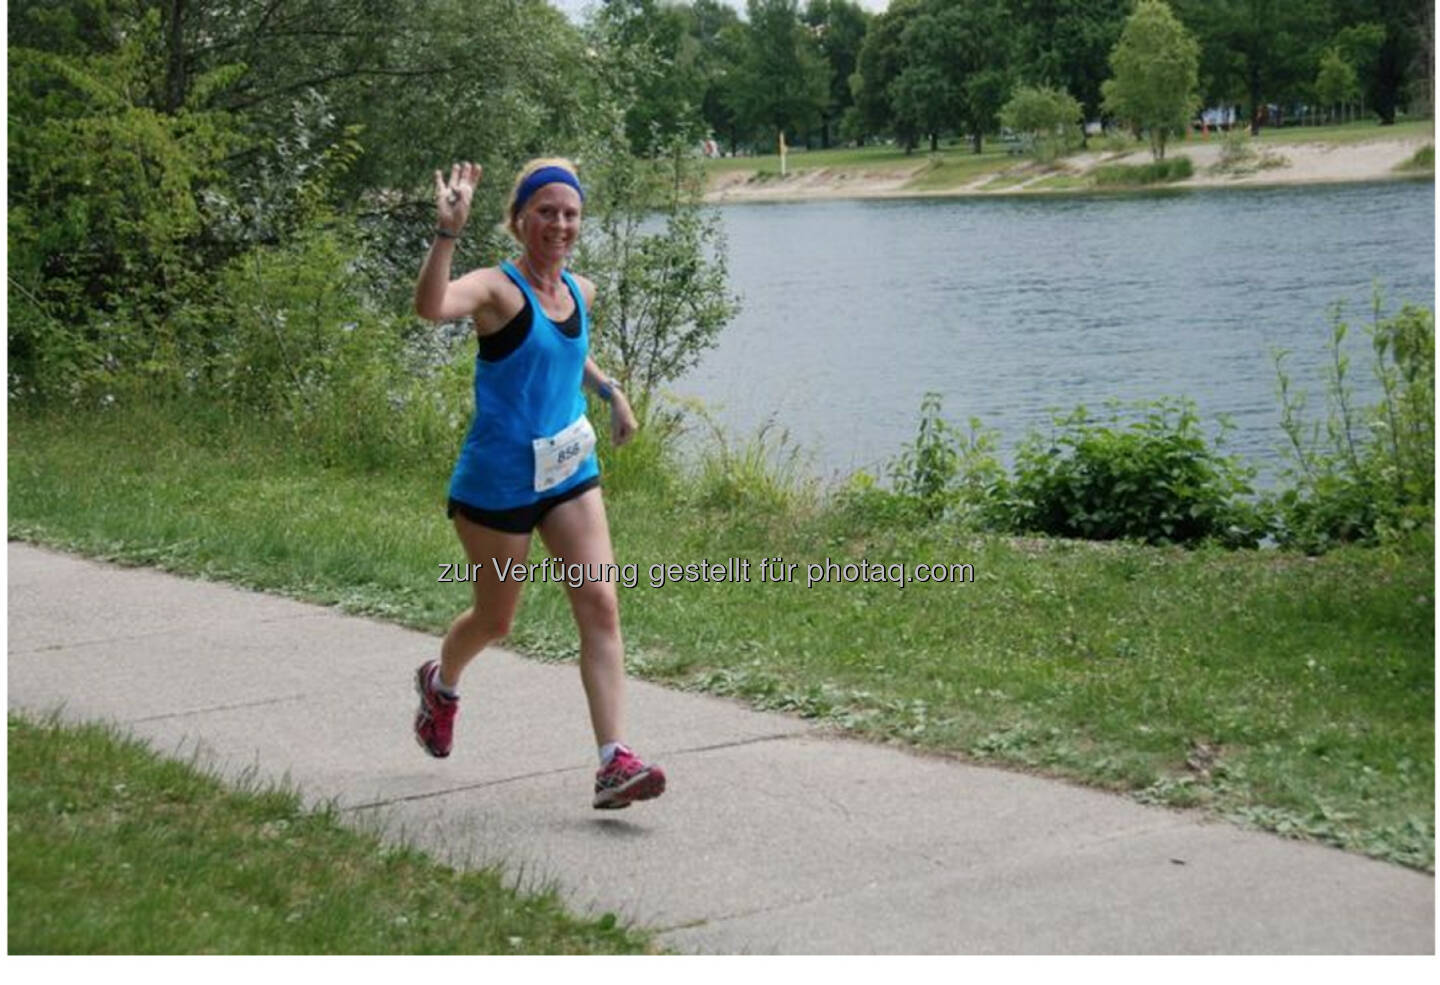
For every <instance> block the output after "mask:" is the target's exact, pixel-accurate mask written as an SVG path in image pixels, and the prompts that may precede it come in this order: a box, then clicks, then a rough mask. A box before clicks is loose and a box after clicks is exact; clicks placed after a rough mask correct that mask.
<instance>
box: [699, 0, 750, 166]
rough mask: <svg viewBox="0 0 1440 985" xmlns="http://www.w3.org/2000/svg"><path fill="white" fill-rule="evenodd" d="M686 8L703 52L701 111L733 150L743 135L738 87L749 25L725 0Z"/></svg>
mask: <svg viewBox="0 0 1440 985" xmlns="http://www.w3.org/2000/svg"><path fill="white" fill-rule="evenodd" d="M685 9H686V10H687V11H688V15H689V20H690V26H689V31H690V36H691V37H692V38H693V39H694V41H695V44H696V46H697V47H698V48H699V52H700V55H699V66H700V78H701V82H700V84H701V86H702V95H701V97H700V114H701V116H702V117H703V119H704V120H705V123H706V125H707V126H708V127H709V128H710V132H711V133H712V134H713V135H714V136H715V138H716V139H717V140H723V141H725V142H726V143H728V144H729V145H730V152H731V153H732V154H733V153H735V151H736V150H738V148H739V144H740V139H741V131H740V118H739V116H738V115H737V113H736V105H737V98H736V92H735V89H736V85H737V82H738V79H739V76H740V69H741V66H742V64H743V62H744V57H745V45H746V31H745V25H744V24H743V23H741V21H740V15H739V14H737V13H736V12H735V10H734V8H732V7H730V6H729V5H727V4H725V3H723V2H722V0H695V3H694V4H693V5H692V6H690V7H689V8H685Z"/></svg>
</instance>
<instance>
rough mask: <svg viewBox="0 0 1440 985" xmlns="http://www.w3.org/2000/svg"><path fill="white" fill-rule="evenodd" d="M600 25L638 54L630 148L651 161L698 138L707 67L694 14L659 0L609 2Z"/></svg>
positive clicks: (632, 69) (631, 83)
mask: <svg viewBox="0 0 1440 985" xmlns="http://www.w3.org/2000/svg"><path fill="white" fill-rule="evenodd" d="M596 26H597V28H598V29H599V31H600V32H601V33H602V34H603V35H604V36H605V38H606V39H607V41H608V42H609V43H610V44H612V45H613V46H615V47H616V48H618V49H621V50H623V51H626V52H634V53H635V54H636V57H634V58H633V59H631V62H630V64H629V65H628V71H629V75H630V78H629V80H628V89H629V100H630V105H629V107H628V109H627V110H626V113H625V132H626V134H627V135H628V137H629V140H630V148H631V150H632V151H634V153H636V154H638V155H640V156H641V157H648V156H650V155H652V154H653V153H654V152H655V151H656V149H657V148H659V147H662V146H665V145H666V144H668V143H670V142H672V141H673V140H675V139H677V138H678V139H683V140H690V141H695V140H698V139H699V138H700V137H701V136H702V135H703V129H704V127H703V118H702V117H701V114H700V110H701V100H702V99H703V88H704V81H703V79H704V74H703V72H704V69H703V66H702V64H701V42H700V40H699V39H698V38H696V37H695V36H694V34H693V33H692V31H691V26H692V18H691V16H690V11H689V10H688V9H687V8H681V7H679V6H661V5H660V4H659V3H657V0H607V2H606V4H605V6H604V7H602V8H601V9H600V12H599V14H598V15H596Z"/></svg>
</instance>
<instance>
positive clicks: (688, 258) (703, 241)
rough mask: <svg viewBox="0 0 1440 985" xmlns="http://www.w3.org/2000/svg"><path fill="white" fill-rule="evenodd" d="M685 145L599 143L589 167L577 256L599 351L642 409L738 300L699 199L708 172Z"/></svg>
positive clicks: (699, 350) (712, 219) (693, 359)
mask: <svg viewBox="0 0 1440 985" xmlns="http://www.w3.org/2000/svg"><path fill="white" fill-rule="evenodd" d="M689 150H690V148H689V147H688V146H686V145H685V144H683V143H679V142H676V143H672V145H671V146H670V147H669V148H667V149H666V151H667V152H666V153H665V154H664V155H663V156H659V157H655V158H651V159H649V160H642V159H639V158H636V157H633V156H631V155H629V154H613V153H608V152H607V148H605V147H604V146H603V145H601V144H597V146H596V147H595V148H594V151H595V153H593V154H591V155H589V156H590V157H591V159H592V160H593V161H595V162H596V163H595V164H594V165H593V166H592V167H589V168H587V169H586V182H587V184H588V187H589V192H588V194H589V202H588V204H587V209H586V211H587V216H586V220H585V221H586V226H587V232H586V235H585V240H584V243H583V246H582V249H581V251H580V253H579V255H578V257H577V262H578V265H579V266H581V267H582V268H583V269H584V270H585V271H586V273H587V275H589V276H590V277H591V278H592V279H593V280H594V281H595V285H596V295H597V300H596V307H595V312H594V317H595V323H596V326H597V328H596V331H595V337H594V338H595V347H596V351H597V358H598V360H599V361H600V362H601V363H602V364H603V365H604V366H605V367H606V368H607V369H609V370H610V371H612V372H613V373H614V374H615V375H616V376H618V377H619V379H620V381H621V385H622V386H623V387H624V388H625V389H626V391H627V392H628V393H630V394H631V396H632V399H634V401H635V404H636V410H637V411H638V412H640V413H642V414H644V413H647V412H648V410H649V409H650V407H651V406H652V405H651V399H652V397H653V396H654V394H655V391H656V390H657V388H658V387H659V386H660V385H661V384H663V383H666V382H669V381H671V380H674V379H677V378H679V377H680V376H682V375H683V374H684V373H685V372H686V371H688V370H689V369H691V368H692V367H694V366H695V364H696V363H697V362H698V361H699V359H700V357H701V355H703V354H704V353H705V351H706V350H707V349H710V348H711V347H713V346H714V345H715V344H716V342H717V340H718V338H719V334H720V331H721V330H722V329H723V328H724V327H725V325H726V324H727V323H728V322H729V321H730V319H731V318H732V317H733V316H734V314H735V312H736V311H737V310H738V305H737V302H736V299H735V298H734V297H733V296H732V295H731V294H730V293H729V289H728V287H727V282H726V262H725V239H724V232H723V230H722V229H721V228H720V224H719V218H718V217H717V216H716V215H714V214H713V213H712V212H707V211H706V210H705V209H704V208H703V206H702V205H701V193H702V190H703V187H704V172H703V170H702V169H701V167H700V164H699V162H698V161H697V160H696V159H695V158H694V157H693V156H692V155H691V154H690V153H689ZM657 219H658V220H659V222H658V224H657Z"/></svg>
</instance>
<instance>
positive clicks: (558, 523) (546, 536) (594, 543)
mask: <svg viewBox="0 0 1440 985" xmlns="http://www.w3.org/2000/svg"><path fill="white" fill-rule="evenodd" d="M540 536H541V538H542V539H543V540H544V541H545V546H546V547H547V548H548V549H549V551H550V553H551V554H552V555H554V556H555V557H557V558H563V559H564V561H565V564H566V565H570V564H587V565H600V564H610V563H613V562H614V560H615V554H614V551H613V550H612V549H611V547H610V526H609V523H608V522H607V521H606V519H605V503H604V501H603V500H601V498H600V490H599V489H591V490H590V491H589V492H586V493H584V494H582V495H580V496H577V497H576V498H574V499H572V500H569V501H568V502H564V503H561V504H560V505H559V506H557V507H555V508H554V509H553V510H551V511H550V512H549V513H548V514H547V515H546V517H545V519H544V520H543V521H542V522H541V524H540ZM565 587H566V591H567V592H568V593H569V595H570V611H571V613H572V614H573V615H574V616H575V625H576V626H577V627H578V628H579V630H580V681H581V683H582V684H583V685H584V687H585V700H586V701H587V702H588V704H589V705H590V724H591V725H592V726H593V727H594V729H595V744H596V745H597V746H603V745H606V744H607V743H610V742H620V741H621V740H622V739H623V737H624V733H625V647H624V644H623V643H622V642H621V640H620V601H619V597H618V595H617V593H616V591H615V583H614V582H613V581H589V580H586V581H584V582H583V583H582V584H580V585H579V586H577V587H574V588H572V587H570V585H569V584H568V583H567V584H566V586H565Z"/></svg>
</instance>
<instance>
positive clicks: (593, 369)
mask: <svg viewBox="0 0 1440 985" xmlns="http://www.w3.org/2000/svg"><path fill="white" fill-rule="evenodd" d="M575 282H576V283H577V284H579V285H580V293H581V294H582V295H583V296H584V298H585V310H586V311H594V310H595V283H594V281H592V280H590V278H588V277H580V276H576V278H575ZM581 385H582V386H588V387H589V388H590V389H591V390H594V391H595V395H596V396H598V397H599V398H600V399H601V400H603V401H605V402H606V403H607V404H609V405H610V440H611V442H612V443H613V444H614V445H615V447H616V448H619V447H620V446H621V445H623V444H624V443H625V442H627V441H629V440H630V439H631V438H632V437H634V436H635V432H636V430H638V429H639V427H640V422H639V421H637V420H636V419H635V412H634V411H633V410H631V409H630V401H629V400H628V399H626V397H625V393H624V391H622V390H621V389H620V384H619V383H617V382H615V381H614V380H613V379H611V378H610V377H608V376H606V375H605V374H604V373H602V372H600V367H599V366H596V365H595V360H594V359H592V358H591V357H590V356H586V357H585V377H584V379H583V380H582V381H581Z"/></svg>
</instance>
